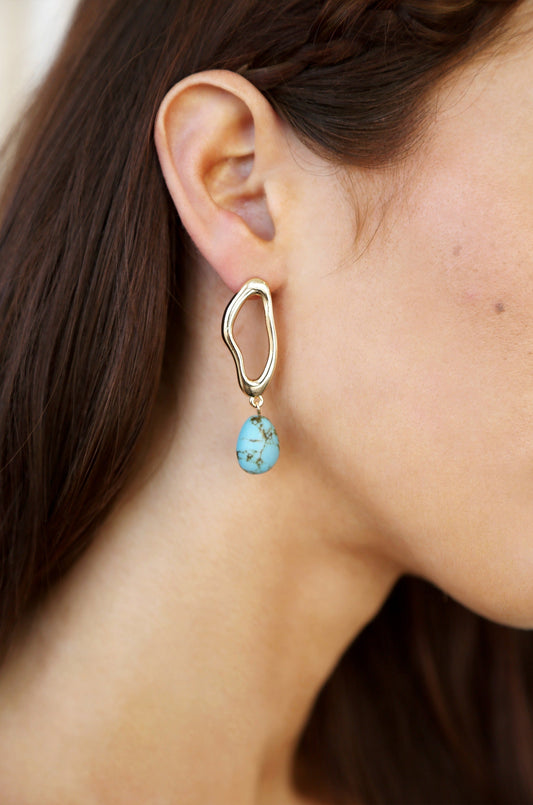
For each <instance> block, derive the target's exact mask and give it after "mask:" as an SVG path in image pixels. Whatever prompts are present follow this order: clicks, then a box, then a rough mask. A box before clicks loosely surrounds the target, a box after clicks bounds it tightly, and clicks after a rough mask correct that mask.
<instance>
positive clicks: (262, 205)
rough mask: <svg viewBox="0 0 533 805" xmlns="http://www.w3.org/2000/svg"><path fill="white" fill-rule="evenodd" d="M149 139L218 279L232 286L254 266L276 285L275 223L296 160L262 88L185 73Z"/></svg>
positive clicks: (281, 265)
mask: <svg viewBox="0 0 533 805" xmlns="http://www.w3.org/2000/svg"><path fill="white" fill-rule="evenodd" d="M155 143H156V147H157V152H158V155H159V161H160V163H161V169H162V171H163V176H164V178H165V181H166V184H167V187H168V189H169V192H170V194H171V196H172V198H173V200H174V203H175V205H176V208H177V210H178V213H179V215H180V218H181V220H182V222H183V224H184V226H185V227H186V229H187V231H188V233H189V235H190V236H191V238H192V240H193V241H194V243H195V244H196V246H197V248H198V249H199V251H200V252H201V254H202V255H203V256H204V257H205V259H206V260H207V261H208V262H209V263H210V265H211V266H212V267H213V268H214V269H215V270H216V271H217V273H218V274H219V276H220V277H221V279H222V280H223V282H225V284H226V285H227V286H228V287H229V288H230V289H231V290H232V291H233V292H235V291H236V290H237V289H238V288H239V287H240V286H241V285H242V284H243V283H244V282H245V281H246V280H247V279H249V278H250V277H251V276H253V275H255V274H258V275H260V276H261V277H262V278H263V279H265V280H266V281H267V282H268V283H269V285H270V286H271V288H272V289H273V290H275V289H276V287H279V286H280V285H281V284H282V283H283V280H284V271H285V270H286V269H285V266H286V261H285V260H284V259H283V244H282V242H281V237H280V236H279V232H278V227H279V224H280V220H281V216H282V215H283V209H284V207H285V199H286V198H287V192H286V190H287V182H288V176H289V174H290V173H292V171H293V170H294V168H295V161H294V159H293V158H292V152H291V150H290V147H289V144H288V141H287V135H286V131H285V128H284V126H283V124H282V122H281V120H280V119H279V117H278V116H277V115H276V113H275V112H274V110H273V109H272V107H271V106H270V104H269V103H268V101H267V100H266V99H265V98H264V97H263V95H261V93H260V92H259V91H258V90H257V89H256V88H255V87H254V86H253V85H252V84H250V82H249V81H247V80H246V79H245V78H243V77H242V76H240V75H238V74H236V73H231V72H229V71H226V70H211V71H208V72H203V73H196V74H194V75H191V76H189V77H187V78H186V79H184V80H183V81H180V82H179V83H178V84H176V85H175V86H174V87H173V88H172V89H171V90H170V91H169V92H168V93H167V95H166V96H165V98H164V100H163V102H162V104H161V106H160V108H159V112H158V115H157V120H156V125H155Z"/></svg>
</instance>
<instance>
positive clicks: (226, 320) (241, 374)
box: [222, 277, 278, 397]
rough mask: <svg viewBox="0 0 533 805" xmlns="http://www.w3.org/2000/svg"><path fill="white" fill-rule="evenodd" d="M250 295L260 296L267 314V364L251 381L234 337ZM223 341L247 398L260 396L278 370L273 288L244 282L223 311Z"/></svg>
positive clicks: (262, 281) (262, 282)
mask: <svg viewBox="0 0 533 805" xmlns="http://www.w3.org/2000/svg"><path fill="white" fill-rule="evenodd" d="M250 296H260V297H261V299H262V300H263V309H264V311H265V319H266V328H267V335H268V358H267V362H266V364H265V368H264V369H263V372H262V374H261V375H260V377H258V378H257V379H256V380H250V378H249V377H248V375H247V374H246V371H245V369H244V360H243V357H242V352H241V351H240V349H239V347H238V345H237V342H236V341H235V338H234V336H233V324H234V322H235V319H236V318H237V314H238V312H239V310H240V309H241V307H242V306H243V305H244V303H245V302H246V300H247V299H249V298H250ZM222 338H223V339H224V341H225V343H226V345H227V346H228V348H229V350H230V352H231V354H232V355H233V359H234V360H235V366H236V367H237V378H238V380H239V386H240V387H241V389H242V390H243V391H244V393H245V394H247V395H248V397H260V396H261V394H262V393H263V392H264V390H265V389H266V387H267V386H268V384H269V382H270V379H271V377H272V375H273V373H274V369H275V368H276V360H277V357H278V340H277V336H276V326H275V324H274V313H273V310H272V295H271V293H270V288H269V287H268V285H267V284H266V282H265V281H264V280H262V279H258V278H257V277H254V278H253V279H251V280H248V282H245V283H244V285H243V286H242V288H241V289H240V291H238V292H237V293H236V294H235V296H234V297H233V299H232V300H231V301H230V303H229V304H228V306H227V308H226V310H225V311H224V316H223V318H222Z"/></svg>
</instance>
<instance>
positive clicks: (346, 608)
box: [0, 411, 398, 805]
mask: <svg viewBox="0 0 533 805" xmlns="http://www.w3.org/2000/svg"><path fill="white" fill-rule="evenodd" d="M195 416H198V417H199V420H200V421H199V422H197V423H194V421H193V420H194V417H195ZM184 421H188V423H189V425H188V426H187V428H181V429H178V431H177V432H176V433H175V435H174V441H173V442H172V446H171V447H170V449H169V450H168V451H167V455H166V458H165V460H164V461H163V462H162V463H161V464H160V466H159V468H158V469H157V471H154V472H153V473H152V475H151V476H150V477H149V478H148V479H147V480H146V481H145V483H144V485H143V486H142V487H140V488H138V489H137V490H136V492H135V494H134V495H132V496H130V497H129V498H125V499H124V501H123V502H122V504H121V505H120V506H119V507H117V509H116V510H115V511H114V513H113V514H112V515H111V516H110V517H109V518H108V520H107V521H106V522H105V524H104V526H103V527H102V528H101V530H100V532H99V533H98V535H97V538H96V539H95V541H94V543H93V545H92V546H91V548H90V549H89V550H88V552H87V553H86V554H85V555H84V556H83V557H82V558H81V560H79V562H78V564H77V565H76V566H75V567H74V568H73V570H72V571H71V572H70V574H69V575H68V576H67V578H66V579H65V580H64V581H63V582H62V583H61V585H60V586H59V587H58V588H57V589H56V590H55V592H54V594H53V596H51V598H50V600H49V601H48V602H47V604H46V605H45V606H44V607H43V608H42V611H41V612H40V613H39V614H38V615H36V616H34V617H33V619H32V621H31V626H30V628H29V630H28V633H27V635H26V636H25V637H23V638H21V640H20V641H19V648H18V649H17V650H15V651H14V652H13V654H12V655H11V656H10V657H9V658H8V662H7V663H6V665H5V667H4V669H3V670H2V671H1V672H0V780H2V782H1V783H0V794H2V796H1V797H0V798H1V799H2V801H17V802H21V803H22V802H28V803H30V802H31V803H32V802H33V801H37V800H38V801H39V802H40V803H42V805H48V803H56V802H58V801H60V800H61V801H70V800H73V801H76V802H84V803H85V802H92V801H93V800H94V801H98V802H99V803H104V804H105V803H108V802H109V803H122V802H124V803H128V805H131V803H137V802H138V803H146V802H155V801H157V802H161V803H167V802H168V803H176V802H180V803H190V804H191V805H200V804H201V805H206V803H217V805H225V804H227V805H230V803H231V805H252V804H253V805H256V803H261V804H262V805H267V803H276V805H283V803H284V802H287V803H288V802H291V803H292V802H294V801H296V800H295V796H296V795H295V794H294V793H293V794H291V781H290V771H291V764H292V761H293V758H294V752H295V748H296V744H297V741H298V738H299V736H300V734H301V732H302V730H303V728H304V726H305V723H306V719H307V717H308V715H309V711H310V709H311V707H312V704H313V702H314V700H315V698H316V696H317V694H318V692H319V690H320V688H321V687H322V685H323V684H324V682H325V681H326V679H327V677H328V675H329V674H330V672H331V671H332V669H333V668H334V666H335V664H336V663H337V661H338V659H339V657H340V655H341V654H342V652H343V651H344V649H345V648H346V647H347V645H348V644H349V643H350V642H351V641H352V639H353V638H354V637H355V636H356V635H357V634H358V632H359V631H360V630H361V629H362V628H363V626H364V625H365V624H366V623H367V622H368V621H369V619H371V618H372V617H373V615H374V614H375V613H376V611H377V610H378V609H379V608H380V606H381V604H382V602H383V600H384V598H385V597H386V595H387V594H388V592H389V590H390V588H391V586H392V584H393V583H394V581H395V580H396V579H397V577H398V570H397V569H396V568H395V567H393V566H392V565H391V563H390V562H389V561H387V560H386V559H384V558H383V557H382V556H380V555H379V554H378V553H377V552H376V551H375V550H374V547H373V546H374V545H375V542H376V539H375V534H374V533H373V531H372V529H371V528H370V527H363V526H362V524H361V523H355V522H352V521H350V520H349V519H348V518H349V517H350V516H351V515H349V514H348V512H347V510H345V509H343V505H342V502H341V501H340V500H339V501H338V505H337V506H334V505H333V504H334V498H335V491H334V490H332V489H328V488H327V481H326V480H325V479H320V482H319V483H318V481H317V488H316V489H315V488H310V487H309V485H308V479H304V476H303V475H302V476H300V477H301V478H302V480H301V482H300V483H299V482H298V480H295V479H298V477H299V476H298V474H297V473H294V467H292V468H291V469H290V475H289V476H287V477H284V470H283V463H282V462H280V464H279V467H278V468H276V470H273V471H272V472H271V473H268V474H266V475H265V476H262V477H259V478H258V477H250V476H247V475H245V474H244V473H242V471H241V470H240V469H239V468H238V467H236V462H235V457H234V453H233V451H231V450H228V445H226V444H223V445H222V446H221V448H220V452H221V456H222V455H223V454H224V453H225V451H227V454H228V457H227V466H223V463H224V461H226V459H225V458H222V457H217V458H216V461H215V462H212V463H209V462H206V461H205V460H204V459H203V456H204V455H205V452H204V450H203V448H204V447H206V446H207V445H208V444H209V443H211V444H216V438H217V437H216V434H215V433H210V432H209V430H210V429H211V428H213V429H216V427H218V423H217V422H216V421H215V420H214V419H213V420H212V421H210V420H209V419H205V418H204V419H202V412H201V411H197V412H196V414H194V413H191V418H189V419H188V420H187V419H185V420H184ZM202 423H203V430H202V428H201V427H200V425H201V424H202ZM193 434H195V436H194V437H193ZM213 438H214V439H215V441H213ZM175 440H179V447H175ZM198 440H200V442H202V441H205V444H201V443H200V444H199V442H198ZM289 463H290V459H289V458H287V462H286V465H288V464H289ZM215 468H217V469H215ZM288 471H289V470H288ZM289 478H290V481H289ZM332 506H333V507H332ZM348 533H349V534H353V535H356V534H357V535H358V537H357V538H353V539H352V541H351V542H350V541H347V540H346V535H347V534H348ZM29 768H31V769H32V774H31V775H28V774H27V773H26V769H29ZM2 786H4V790H2ZM17 786H18V787H17ZM31 786H34V787H35V786H38V791H37V789H35V790H33V789H31ZM47 786H48V788H47ZM32 793H33V794H34V795H35V797H37V798H36V799H32ZM10 797H11V799H10ZM291 797H292V798H291Z"/></svg>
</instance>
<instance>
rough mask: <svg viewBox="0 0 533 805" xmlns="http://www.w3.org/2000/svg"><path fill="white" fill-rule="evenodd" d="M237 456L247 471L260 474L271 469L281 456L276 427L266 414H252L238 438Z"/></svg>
mask: <svg viewBox="0 0 533 805" xmlns="http://www.w3.org/2000/svg"><path fill="white" fill-rule="evenodd" d="M237 458H238V460H239V464H240V465H241V467H242V468H243V470H246V472H253V473H254V474H258V473H260V472H266V471H267V470H269V469H271V468H272V467H273V466H274V464H275V463H276V461H277V460H278V458H279V439H278V434H277V433H276V428H275V427H274V425H273V424H272V422H271V421H270V419H267V418H266V416H251V417H250V418H249V419H247V420H246V422H245V423H244V425H243V426H242V428H241V432H240V433H239V438H238V439H237Z"/></svg>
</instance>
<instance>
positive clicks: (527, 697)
mask: <svg viewBox="0 0 533 805" xmlns="http://www.w3.org/2000/svg"><path fill="white" fill-rule="evenodd" d="M518 4H519V3H518V0H515V2H513V0H502V1H501V2H498V1H497V0H485V1H483V0H411V1H410V2H409V1H408V0H406V1H405V2H399V1H398V2H395V1H394V0H381V1H380V0H334V1H333V0H228V1H227V2H221V1H220V0H150V2H149V3H148V2H145V0H84V2H82V3H81V5H80V7H79V9H78V11H77V13H76V16H75V18H74V21H73V24H72V27H71V30H70V32H69V34H68V36H67V38H66V41H65V43H64V46H63V47H62V50H61V52H60V53H59V55H58V58H57V59H56V61H55V63H54V65H53V67H52V69H51V70H50V72H49V74H48V76H47V77H46V79H45V81H44V83H43V85H42V87H41V88H40V89H39V91H38V93H37V94H36V96H35V98H34V100H33V102H32V103H31V105H30V107H29V108H28V110H27V113H26V114H25V116H24V117H23V119H22V121H21V123H20V124H19V126H18V127H17V129H16V130H15V131H14V134H13V138H12V143H14V144H15V145H9V149H7V150H5V152H4V156H5V157H6V159H7V154H8V153H9V155H10V156H9V160H10V165H11V167H10V170H9V172H8V173H7V175H6V179H5V189H4V193H3V197H2V201H1V204H0V215H1V229H0V267H1V270H0V349H1V359H0V372H1V383H0V472H1V474H0V478H1V495H0V563H1V565H0V567H1V570H0V646H1V648H2V651H3V652H5V651H6V650H7V648H8V646H9V643H10V640H11V639H12V636H13V634H14V632H15V630H16V628H17V626H18V624H19V623H20V622H21V619H22V618H23V617H25V616H27V614H28V613H29V612H31V608H32V607H34V606H36V604H38V602H39V601H41V600H42V599H43V597H44V596H45V594H46V592H47V590H49V589H50V588H51V587H52V586H53V584H54V583H55V582H56V581H57V580H58V579H59V578H60V577H62V576H63V575H64V574H65V572H66V571H67V570H68V568H69V567H71V566H72V564H73V562H74V561H75V560H76V558H77V557H78V556H79V555H80V554H81V552H82V551H84V550H85V548H86V547H87V545H88V544H89V543H90V541H91V538H92V535H93V534H94V532H95V529H96V527H97V526H98V524H99V523H100V522H101V521H102V520H103V518H105V517H106V515H107V514H108V513H109V510H110V508H111V506H112V505H113V503H114V502H116V500H117V497H118V495H119V494H120V493H121V492H122V491H123V490H124V489H125V488H126V486H127V483H128V481H129V480H130V478H131V476H132V472H133V468H134V466H135V461H136V459H137V457H138V456H139V451H140V450H141V447H142V445H143V443H144V439H145V436H146V434H147V433H148V432H149V429H150V427H151V425H152V422H153V420H154V416H153V414H154V406H155V403H156V399H157V395H158V389H159V388H160V386H161V383H162V382H164V380H165V377H166V375H167V358H168V350H166V343H167V338H168V334H169V333H170V332H172V334H173V337H172V341H173V351H174V353H175V350H176V343H177V341H176V337H177V336H176V334H178V335H179V334H180V333H181V332H182V331H181V321H182V310H183V308H184V306H186V304H187V292H188V282H187V275H186V270H187V259H186V252H187V238H186V236H185V233H184V232H183V230H182V228H181V224H180V221H179V219H178V216H177V213H176V211H175V208H174V206H173V204H172V202H171V200H170V197H169V195H168V193H167V191H166V188H165V184H164V182H163V179H162V176H161V172H160V169H159V164H158V160H157V157H156V152H155V149H154V144H153V125H154V120H155V115H156V112H157V109H158V107H159V105H160V103H161V101H162V99H163V97H164V95H165V94H166V92H167V90H168V89H169V88H170V87H171V86H172V85H173V84H174V83H175V82H177V81H178V80H180V79H181V78H183V77H184V76H186V75H188V74H190V73H193V72H195V71H197V70H202V69H208V68H225V69H230V70H235V71H238V72H240V73H242V74H243V75H244V76H245V77H247V78H248V79H249V80H250V81H251V82H253V83H254V84H255V85H256V86H257V87H258V88H259V89H260V90H261V91H262V92H264V94H265V95H266V97H267V98H268V99H269V101H270V102H271V103H272V105H273V106H274V108H275V109H276V111H277V112H278V114H279V115H280V116H281V117H283V118H284V119H285V120H286V121H288V122H289V123H290V124H291V125H292V126H293V127H294V129H295V130H296V132H297V133H298V134H299V135H300V136H301V137H302V138H303V139H304V140H305V141H306V143H307V144H308V145H309V146H310V147H312V148H315V149H317V150H318V151H320V153H322V154H326V155H328V157H329V158H330V159H335V160H337V161H340V162H343V163H351V164H356V165H360V166H365V167H377V166H380V165H383V164H386V163H390V162H391V161H393V160H395V159H398V158H400V156H401V155H402V154H403V153H405V151H406V149H408V148H409V147H413V143H414V144H416V142H417V137H418V136H420V133H421V131H422V128H421V126H422V123H423V121H424V118H425V117H426V116H427V108H426V103H425V102H426V100H427V99H428V98H429V97H431V96H430V91H431V90H433V89H434V88H435V86H436V82H438V81H439V80H441V79H442V78H443V77H445V76H446V75H447V74H448V73H449V72H450V70H451V69H452V68H453V67H455V66H456V65H457V64H458V63H459V62H460V61H461V60H464V59H466V58H471V57H472V55H473V54H474V52H478V51H481V49H482V48H485V47H486V46H487V44H488V42H489V41H496V40H495V39H494V37H495V36H496V34H499V35H501V33H502V29H503V26H504V25H505V23H506V20H507V19H508V17H509V15H510V12H511V11H512V10H513V9H514V8H515V7H516V6H517V5H518ZM182 341H183V336H182ZM182 352H183V349H182ZM176 360H178V361H179V356H178V357H177V358H176V357H175V355H174V357H173V369H175V362H176ZM168 365H170V364H168ZM532 646H533V644H532V640H531V634H530V633H528V632H525V631H523V632H521V631H518V630H512V629H508V628H505V627H503V626H497V625H495V624H493V623H489V622H488V621H485V620H483V619H482V618H480V617H478V616H476V615H474V614H472V613H470V612H468V611H466V610H465V609H463V608H462V607H461V606H459V605H458V604H456V603H454V602H453V601H450V600H449V599H448V598H447V597H446V596H444V595H443V594H442V593H441V592H439V591H438V590H436V589H434V588H433V587H431V586H430V585H429V584H426V583H424V582H422V581H420V580H417V579H412V578H404V579H402V580H401V581H400V582H399V583H398V585H397V586H396V588H395V590H394V591H393V593H392V595H391V596H390V598H389V600H388V602H387V603H386V605H385V606H384V607H383V609H382V611H381V612H380V614H379V615H378V616H377V617H376V618H375V620H374V621H373V622H372V623H371V624H370V625H369V626H368V627H367V628H366V629H365V631H364V632H363V633H362V634H361V635H360V636H359V638H358V639H357V640H356V641H355V643H354V644H353V645H352V646H351V647H350V649H349V650H348V651H347V653H346V655H345V657H344V658H343V659H342V661H341V663H340V665H339V666H338V667H337V669H336V671H335V672H334V674H333V676H332V677H331V679H330V680H329V681H328V682H327V684H326V686H325V688H324V689H323V691H322V692H321V694H320V696H319V698H318V700H317V702H316V706H315V708H314V711H313V714H312V716H311V719H310V722H309V725H308V728H307V730H306V732H305V734H304V736H303V738H302V742H301V745H300V750H299V755H298V764H297V769H296V772H297V778H298V780H299V785H300V786H301V787H302V788H305V787H306V786H308V787H310V786H311V783H310V782H309V781H310V780H311V777H312V786H313V787H314V791H315V793H316V792H317V791H322V792H323V794H324V796H327V797H329V798H330V800H331V801H332V802H339V803H341V802H342V803H344V802H346V803H349V802H353V801H354V800H357V801H363V802H365V803H411V804H412V803H526V802H533V734H532V713H533V701H532V700H533V692H532V681H531V669H532V667H533V647H532ZM311 770H313V774H312V775H311Z"/></svg>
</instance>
